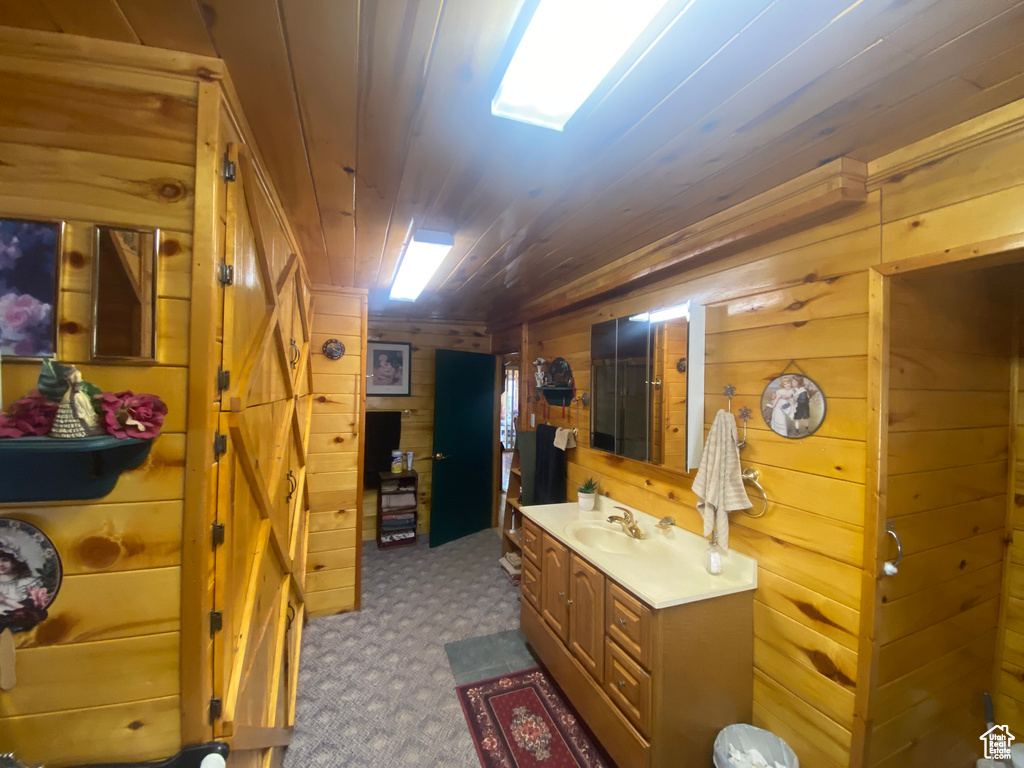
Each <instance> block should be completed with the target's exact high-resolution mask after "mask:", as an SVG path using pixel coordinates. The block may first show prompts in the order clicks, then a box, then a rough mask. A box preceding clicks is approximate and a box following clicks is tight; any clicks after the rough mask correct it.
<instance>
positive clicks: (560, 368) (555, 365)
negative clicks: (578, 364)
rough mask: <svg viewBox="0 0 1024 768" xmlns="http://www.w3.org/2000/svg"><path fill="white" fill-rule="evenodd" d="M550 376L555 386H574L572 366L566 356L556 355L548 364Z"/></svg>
mask: <svg viewBox="0 0 1024 768" xmlns="http://www.w3.org/2000/svg"><path fill="white" fill-rule="evenodd" d="M548 376H550V377H551V384H552V386H555V387H571V386H572V368H570V367H569V363H568V362H566V360H565V358H564V357H556V358H555V359H554V360H552V361H551V364H550V365H548Z"/></svg>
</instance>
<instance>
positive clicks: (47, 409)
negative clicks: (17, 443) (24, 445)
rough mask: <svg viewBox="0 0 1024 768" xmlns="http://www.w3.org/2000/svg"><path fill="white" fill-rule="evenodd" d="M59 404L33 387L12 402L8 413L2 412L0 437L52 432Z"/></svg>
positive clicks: (0, 416) (0, 415)
mask: <svg viewBox="0 0 1024 768" xmlns="http://www.w3.org/2000/svg"><path fill="white" fill-rule="evenodd" d="M58 405H59V404H58V403H55V402H54V401H53V400H51V399H50V398H48V397H46V396H44V395H41V394H39V392H37V391H36V390H34V389H33V390H32V391H31V392H29V393H28V394H27V395H26V396H25V397H23V398H21V399H20V400H15V401H14V402H13V403H11V405H10V407H9V408H8V409H7V413H0V437H24V436H32V435H35V436H39V435H48V434H50V427H52V426H53V420H54V418H55V417H56V416H57V407H58Z"/></svg>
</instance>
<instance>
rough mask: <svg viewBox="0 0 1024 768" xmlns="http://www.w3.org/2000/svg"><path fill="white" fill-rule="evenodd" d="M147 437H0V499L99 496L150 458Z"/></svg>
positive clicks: (97, 497) (65, 498)
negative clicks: (142, 438) (141, 438)
mask: <svg viewBox="0 0 1024 768" xmlns="http://www.w3.org/2000/svg"><path fill="white" fill-rule="evenodd" d="M152 444H153V441H152V440H135V439H131V438H128V439H123V440H119V439H118V438H116V437H110V436H109V435H100V436H98V437H80V438H73V439H62V438H57V437H17V438H10V439H4V440H0V502H5V503H7V502H31V501H76V500H86V499H99V498H102V497H103V496H106V495H107V494H108V493H110V492H111V491H112V490H114V486H115V485H117V480H118V478H119V477H120V476H121V473H122V472H125V471H127V470H129V469H135V468H136V467H138V466H139V465H141V464H142V462H144V461H145V460H146V457H147V456H149V451H150V448H151V447H152Z"/></svg>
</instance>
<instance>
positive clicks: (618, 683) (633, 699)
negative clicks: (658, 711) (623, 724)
mask: <svg viewBox="0 0 1024 768" xmlns="http://www.w3.org/2000/svg"><path fill="white" fill-rule="evenodd" d="M604 691H605V693H607V694H608V697H609V698H610V699H611V700H612V701H613V702H615V706H617V707H618V708H619V710H621V712H622V714H624V715H625V716H626V718H627V719H628V720H629V721H630V722H631V723H633V725H635V726H636V727H637V728H638V729H639V730H640V732H641V733H642V734H644V735H645V736H646V735H648V734H650V732H651V676H650V675H649V674H648V673H647V672H645V671H644V670H643V669H642V668H641V667H640V665H639V664H637V663H636V662H635V661H633V659H631V658H630V656H629V654H627V653H626V652H625V651H624V650H622V649H621V648H620V647H619V646H618V645H616V644H615V643H614V642H613V641H612V640H610V639H606V640H605V643H604Z"/></svg>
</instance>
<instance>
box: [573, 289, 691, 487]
mask: <svg viewBox="0 0 1024 768" xmlns="http://www.w3.org/2000/svg"><path fill="white" fill-rule="evenodd" d="M695 328H696V331H695ZM697 332H699V334H700V336H701V338H700V339H699V341H698V340H696V339H695V338H694V336H695V335H696V333H697ZM703 348H704V345H703V307H695V308H693V309H692V310H691V308H690V306H689V304H681V305H678V306H674V307H669V308H666V309H659V310H656V311H652V312H644V313H641V314H638V315H633V316H631V317H628V318H627V317H623V318H618V319H615V320H608V321H606V322H603V323H597V324H596V325H593V326H591V331H590V356H591V378H590V387H591V397H592V405H591V429H590V446H591V448H595V449H597V450H601V451H607V452H609V453H613V454H615V455H616V456H623V457H625V458H629V459H635V460H637V461H645V462H648V463H651V464H658V465H661V466H663V467H665V468H667V469H673V470H676V471H679V472H685V471H687V470H689V469H690V468H692V467H695V466H696V465H697V464H698V463H699V461H700V453H701V449H702V447H703V408H704V398H703V383H704V375H703V367H704V366H703V363H704V353H703ZM694 355H699V361H698V363H697V364H696V365H694V364H693V363H691V358H693V357H694ZM690 425H692V426H693V429H692V430H691V429H688V426H690ZM691 432H693V433H695V434H693V435H691V434H690V433H691Z"/></svg>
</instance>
